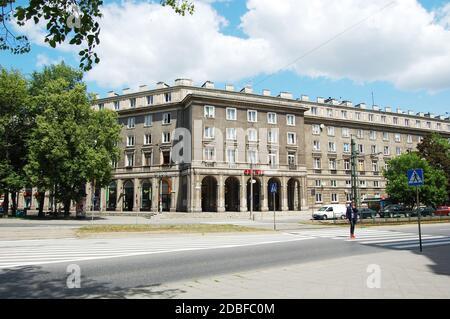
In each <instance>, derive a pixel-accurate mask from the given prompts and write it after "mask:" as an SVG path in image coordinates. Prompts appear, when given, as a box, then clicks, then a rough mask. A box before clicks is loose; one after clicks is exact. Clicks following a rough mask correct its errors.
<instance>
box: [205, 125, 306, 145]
mask: <svg viewBox="0 0 450 319" xmlns="http://www.w3.org/2000/svg"><path fill="white" fill-rule="evenodd" d="M286 136H287V144H289V145H295V144H297V134H296V133H295V132H287V133H286ZM203 137H204V138H205V139H214V138H215V128H214V127H210V126H206V127H205V128H204V131H203ZM226 139H227V140H229V141H236V140H237V129H236V128H234V127H230V128H227V129H226ZM247 139H248V141H249V142H258V131H257V130H256V129H253V128H249V129H247ZM267 141H268V142H269V143H275V144H276V143H278V130H277V129H273V130H268V131H267Z"/></svg>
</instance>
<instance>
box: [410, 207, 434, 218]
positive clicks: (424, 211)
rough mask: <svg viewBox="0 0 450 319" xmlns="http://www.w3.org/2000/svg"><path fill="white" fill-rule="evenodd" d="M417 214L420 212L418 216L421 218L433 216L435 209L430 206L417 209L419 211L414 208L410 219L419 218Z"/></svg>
mask: <svg viewBox="0 0 450 319" xmlns="http://www.w3.org/2000/svg"><path fill="white" fill-rule="evenodd" d="M418 212H420V216H423V217H425V216H434V212H435V209H434V208H433V207H431V206H428V207H419V209H417V208H416V209H414V210H413V211H412V212H411V217H417V216H419V214H418Z"/></svg>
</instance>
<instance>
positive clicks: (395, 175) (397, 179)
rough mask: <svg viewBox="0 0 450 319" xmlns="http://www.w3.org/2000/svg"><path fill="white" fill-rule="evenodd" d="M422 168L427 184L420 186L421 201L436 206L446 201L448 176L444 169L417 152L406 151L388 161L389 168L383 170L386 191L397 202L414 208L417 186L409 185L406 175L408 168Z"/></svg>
mask: <svg viewBox="0 0 450 319" xmlns="http://www.w3.org/2000/svg"><path fill="white" fill-rule="evenodd" d="M411 168H422V169H423V170H424V182H425V185H424V186H421V187H420V188H419V196H420V201H421V202H422V203H424V204H426V205H432V206H436V205H439V204H440V203H442V202H443V201H445V199H446V196H447V191H446V177H445V174H444V172H443V171H442V170H440V169H437V168H434V167H432V166H431V165H430V164H429V163H428V162H427V161H426V160H425V159H422V158H421V157H420V156H419V154H417V153H406V154H402V155H400V156H398V157H395V158H393V159H392V160H390V161H389V162H388V169H387V170H385V171H384V172H383V175H384V177H385V178H386V181H387V184H386V191H387V193H388V194H389V197H390V198H391V199H393V200H394V201H396V202H400V203H403V204H405V205H406V206H408V207H410V208H412V207H413V206H414V204H415V203H416V187H412V186H408V178H407V176H406V174H407V171H408V169H411Z"/></svg>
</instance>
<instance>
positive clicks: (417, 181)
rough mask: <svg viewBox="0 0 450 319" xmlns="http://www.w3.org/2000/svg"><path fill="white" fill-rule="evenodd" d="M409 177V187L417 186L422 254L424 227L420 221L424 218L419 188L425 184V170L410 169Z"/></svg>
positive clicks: (418, 221)
mask: <svg viewBox="0 0 450 319" xmlns="http://www.w3.org/2000/svg"><path fill="white" fill-rule="evenodd" d="M407 177H408V185H409V186H416V200H417V204H416V206H417V207H416V209H417V223H418V224H419V245H420V252H422V227H421V225H420V220H421V218H422V216H421V215H422V213H421V212H420V209H419V206H420V199H419V186H422V185H423V184H424V178H423V169H421V168H415V169H409V170H408V172H407Z"/></svg>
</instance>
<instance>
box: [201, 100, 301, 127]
mask: <svg viewBox="0 0 450 319" xmlns="http://www.w3.org/2000/svg"><path fill="white" fill-rule="evenodd" d="M225 114H226V116H225V118H226V119H227V120H228V121H236V120H237V109H236V108H234V107H227V108H226V110H225ZM204 116H205V117H206V118H215V116H216V107H215V106H213V105H205V107H204ZM247 122H251V123H256V122H258V111H257V110H247ZM267 123H268V124H277V123H278V122H277V113H274V112H268V113H267ZM286 125H288V126H295V115H293V114H287V115H286Z"/></svg>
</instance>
